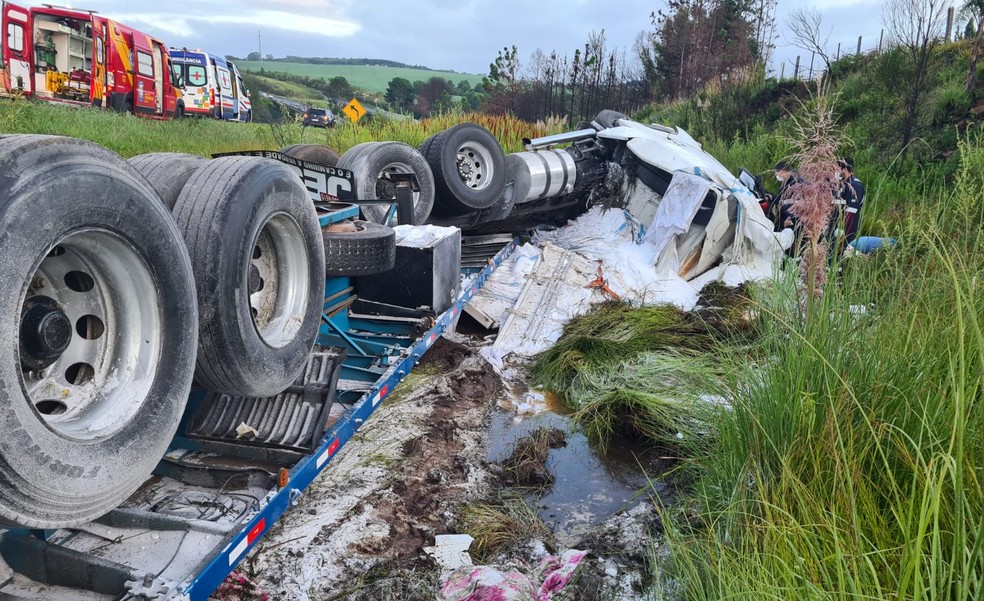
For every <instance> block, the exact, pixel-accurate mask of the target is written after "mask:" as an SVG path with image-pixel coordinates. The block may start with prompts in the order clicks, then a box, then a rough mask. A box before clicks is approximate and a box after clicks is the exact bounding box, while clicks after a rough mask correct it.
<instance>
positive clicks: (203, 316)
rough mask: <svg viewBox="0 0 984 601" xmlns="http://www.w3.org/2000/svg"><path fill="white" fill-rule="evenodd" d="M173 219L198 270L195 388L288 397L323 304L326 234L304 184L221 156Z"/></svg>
mask: <svg viewBox="0 0 984 601" xmlns="http://www.w3.org/2000/svg"><path fill="white" fill-rule="evenodd" d="M173 215H174V219H175V221H176V222H177V224H178V229H179V230H180V231H181V232H182V233H183V234H184V239H185V243H186V244H187V246H188V254H189V255H190V257H191V262H192V266H193V269H194V273H195V290H196V292H197V295H198V307H199V315H200V321H199V324H200V325H199V335H198V359H197V366H196V369H195V378H196V380H197V382H198V383H199V384H200V385H202V386H204V387H205V388H207V389H208V390H211V391H213V392H218V393H225V394H233V395H242V396H252V397H266V396H272V395H274V394H277V393H278V392H281V391H283V390H284V389H285V388H287V387H288V386H289V385H290V384H291V383H292V382H293V381H294V379H295V378H296V377H297V375H298V374H299V373H300V371H301V369H302V368H303V367H304V363H305V361H306V360H307V356H308V353H309V352H310V351H311V348H312V347H313V345H314V339H315V337H316V336H317V334H318V326H319V324H320V320H321V308H322V299H323V297H324V284H325V282H324V280H325V259H324V257H325V251H324V247H323V245H322V241H321V227H320V224H319V223H318V215H317V213H316V212H315V209H314V205H313V204H312V203H311V200H310V199H309V198H308V194H307V190H305V189H304V186H303V184H301V180H300V179H299V178H298V177H297V175H296V174H295V173H294V172H293V171H292V170H291V169H290V167H288V166H287V165H284V164H283V163H279V162H277V161H274V160H272V159H265V158H260V157H247V156H229V157H220V158H217V159H213V160H211V161H209V162H208V164H207V165H205V166H203V167H202V168H201V169H198V170H197V171H195V173H194V174H193V175H192V176H191V179H189V180H188V183H187V184H185V186H184V188H183V189H182V190H181V194H180V195H179V196H178V201H177V203H175V205H174V211H173Z"/></svg>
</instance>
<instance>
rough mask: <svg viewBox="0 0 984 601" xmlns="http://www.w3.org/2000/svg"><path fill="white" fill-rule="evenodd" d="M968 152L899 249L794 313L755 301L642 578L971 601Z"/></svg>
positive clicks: (982, 254) (980, 455) (976, 340)
mask: <svg viewBox="0 0 984 601" xmlns="http://www.w3.org/2000/svg"><path fill="white" fill-rule="evenodd" d="M980 142H981V140H980V138H979V136H976V135H972V136H971V137H969V138H967V139H966V140H965V141H964V142H963V143H962V145H961V154H962V161H963V165H964V168H963V169H962V170H961V172H960V173H959V174H958V178H957V181H956V182H955V184H954V186H953V189H952V190H949V191H945V192H944V193H943V194H942V195H941V196H942V197H941V198H940V199H939V203H938V204H934V206H932V207H931V210H926V208H916V209H914V210H913V211H912V212H911V214H910V215H909V219H908V220H907V221H906V223H907V224H908V226H907V227H906V228H905V229H904V230H903V231H901V232H899V237H900V238H901V240H902V244H901V245H900V246H899V247H898V248H896V249H894V250H892V251H890V252H883V253H881V254H879V255H876V256H871V257H859V258H852V259H849V261H850V263H849V264H847V265H845V269H844V270H843V273H842V274H841V275H840V281H837V279H838V278H837V277H836V275H837V274H836V273H832V280H833V281H832V282H830V283H829V284H828V285H827V287H826V289H825V291H824V295H823V296H822V297H821V298H820V299H818V300H817V301H816V302H815V303H813V304H812V305H810V306H808V307H804V306H802V305H801V303H799V302H797V297H796V293H795V291H794V290H793V289H792V288H791V287H783V286H777V287H776V288H774V289H773V295H774V296H773V298H771V299H768V300H766V299H762V301H761V313H762V315H763V318H762V319H760V320H759V321H758V322H757V326H758V329H757V332H758V335H759V338H758V341H757V343H756V346H757V352H755V353H754V356H756V357H766V358H768V361H764V362H763V361H753V362H749V361H748V360H747V357H748V355H747V354H746V353H744V352H743V353H741V354H739V353H732V355H731V357H730V360H729V361H728V362H727V363H728V364H729V365H733V366H734V369H733V371H732V372H731V373H730V374H729V375H728V377H727V387H728V390H729V393H728V396H729V399H730V400H731V405H732V409H731V410H730V411H727V412H718V413H716V414H714V415H713V416H712V418H713V419H715V421H714V422H713V430H714V432H715V436H714V438H713V443H712V444H709V445H708V446H707V447H706V448H705V449H703V450H702V452H699V453H696V454H694V456H693V457H692V460H691V461H690V462H689V464H688V468H689V470H690V473H691V474H692V476H693V488H692V491H691V493H690V495H689V496H688V499H687V501H686V503H683V504H682V506H684V507H686V508H687V511H682V510H679V509H674V508H672V507H671V508H667V509H665V515H664V518H665V519H664V524H665V525H666V527H667V533H668V536H669V540H670V543H671V548H672V554H671V555H672V560H671V561H670V562H669V563H668V564H663V566H662V568H661V569H662V570H663V572H662V573H660V574H659V576H660V577H661V578H662V580H663V582H672V583H675V584H676V585H682V589H683V593H682V595H683V598H686V599H700V600H704V599H845V600H848V599H850V600H855V599H902V600H914V601H916V600H919V601H922V600H927V601H928V600H943V599H946V600H960V601H963V600H971V599H981V598H984V583H982V580H984V487H982V481H984V407H982V400H984V333H982V327H981V325H982V321H984V295H982V294H981V284H980V282H981V281H982V277H984V244H982V242H984V235H982V233H981V225H982V224H984V221H982V220H981V216H982V213H981V209H980V207H981V202H980V198H981V196H982V194H984V185H982V178H981V177H980V173H979V171H978V169H977V168H976V166H978V165H980V164H981V161H982V160H984V147H982V145H981V143H980ZM835 267H836V266H835ZM783 295H786V296H785V297H783ZM862 307H863V308H864V309H863V311H862V310H861V308H862ZM723 356H726V354H724V353H723Z"/></svg>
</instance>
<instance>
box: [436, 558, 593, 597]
mask: <svg viewBox="0 0 984 601" xmlns="http://www.w3.org/2000/svg"><path fill="white" fill-rule="evenodd" d="M586 555H587V552H585V551H579V550H577V549H570V550H568V551H565V552H564V554H563V555H561V556H560V557H555V556H547V557H546V558H545V559H544V560H543V561H542V562H540V565H539V566H538V567H537V569H536V571H535V572H534V573H533V574H532V576H526V575H525V574H523V573H521V572H519V571H517V570H515V569H509V570H498V569H496V568H493V567H490V566H479V567H465V568H461V569H459V570H455V571H454V572H452V573H451V575H450V576H449V577H448V578H447V579H445V581H444V585H443V586H441V592H440V596H439V597H438V599H439V600H440V601H551V599H553V598H554V596H555V595H557V594H558V593H560V592H561V591H563V590H564V588H565V587H566V586H567V583H568V582H570V580H571V578H572V577H573V576H574V572H575V571H576V570H577V568H578V566H579V565H580V564H581V561H583V560H584V557H585V556H586Z"/></svg>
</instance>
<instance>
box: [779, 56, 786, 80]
mask: <svg viewBox="0 0 984 601" xmlns="http://www.w3.org/2000/svg"><path fill="white" fill-rule="evenodd" d="M783 77H786V61H782V64H781V65H779V81H782V78H783Z"/></svg>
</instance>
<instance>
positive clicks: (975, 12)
mask: <svg viewBox="0 0 984 601" xmlns="http://www.w3.org/2000/svg"><path fill="white" fill-rule="evenodd" d="M963 12H966V13H968V14H969V15H970V16H971V19H970V20H969V21H967V34H968V35H967V37H970V36H973V37H974V42H973V43H972V44H971V47H970V65H969V66H968V67H967V79H966V81H965V82H964V90H966V92H967V96H969V97H970V100H971V102H973V101H974V100H975V99H976V96H977V94H976V93H975V92H976V90H975V88H976V87H977V61H978V60H980V58H981V42H982V37H984V0H965V2H964V5H963ZM974 21H977V27H976V29H975V28H974Z"/></svg>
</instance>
